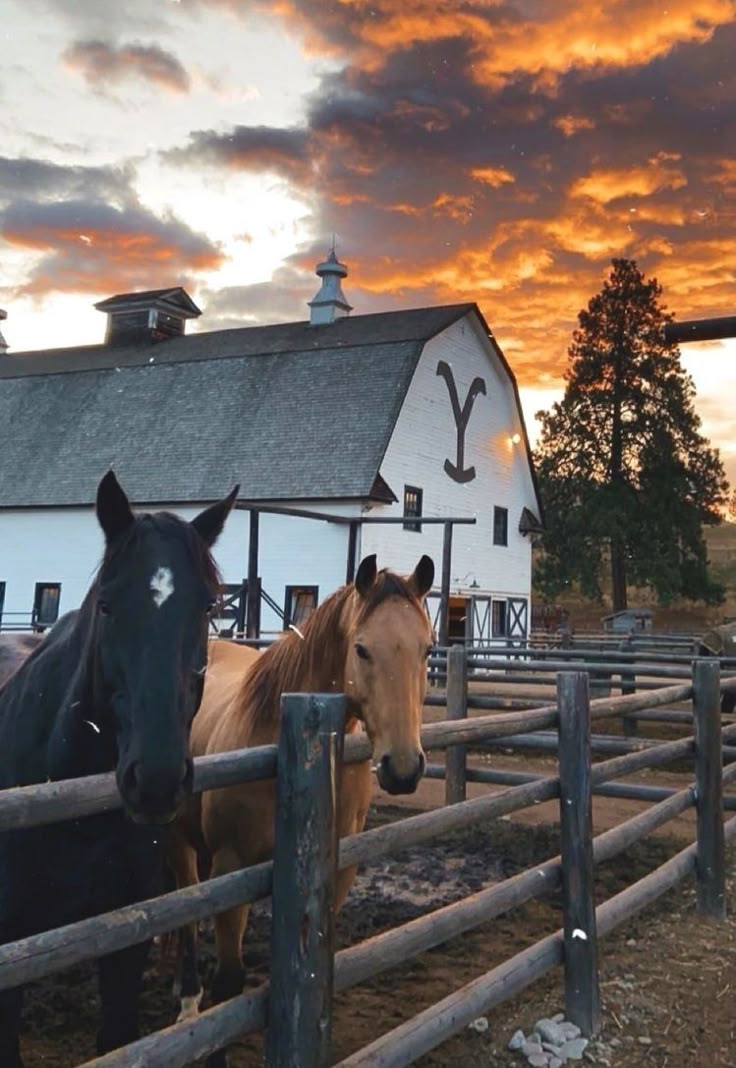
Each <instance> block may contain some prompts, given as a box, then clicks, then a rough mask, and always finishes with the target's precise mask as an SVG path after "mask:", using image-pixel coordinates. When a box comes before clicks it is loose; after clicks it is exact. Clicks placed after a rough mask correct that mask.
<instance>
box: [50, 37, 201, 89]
mask: <svg viewBox="0 0 736 1068" xmlns="http://www.w3.org/2000/svg"><path fill="white" fill-rule="evenodd" d="M63 58H64V61H65V63H66V65H67V67H69V69H70V70H75V71H79V73H80V74H82V75H83V76H84V78H85V79H86V81H87V82H89V84H90V85H93V86H95V87H97V88H100V87H103V86H107V85H111V84H113V83H115V82H121V81H123V80H125V79H127V78H139V79H141V80H142V81H147V82H150V83H151V85H153V86H155V87H156V88H158V89H166V90H168V91H169V92H172V93H186V92H188V91H189V88H190V79H189V75H188V74H187V72H186V70H185V69H184V67H183V66H182V65H181V63H180V62H179V60H178V59H177V58H176V56H173V55H172V54H171V53H170V52H165V51H164V50H163V49H162V48H159V47H158V46H157V45H142V44H131V45H123V46H121V47H120V48H114V47H113V46H112V45H109V44H106V43H105V42H104V41H78V42H77V43H76V44H74V45H72V46H71V48H68V49H67V50H66V52H65V53H64V57H63Z"/></svg>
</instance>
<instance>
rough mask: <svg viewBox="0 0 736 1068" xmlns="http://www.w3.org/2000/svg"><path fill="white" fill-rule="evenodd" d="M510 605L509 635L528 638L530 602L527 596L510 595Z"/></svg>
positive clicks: (508, 602)
mask: <svg viewBox="0 0 736 1068" xmlns="http://www.w3.org/2000/svg"><path fill="white" fill-rule="evenodd" d="M506 603H507V605H508V613H509V618H508V631H507V634H508V637H509V638H526V635H527V616H528V602H527V600H526V597H509V599H508V601H507V602H506Z"/></svg>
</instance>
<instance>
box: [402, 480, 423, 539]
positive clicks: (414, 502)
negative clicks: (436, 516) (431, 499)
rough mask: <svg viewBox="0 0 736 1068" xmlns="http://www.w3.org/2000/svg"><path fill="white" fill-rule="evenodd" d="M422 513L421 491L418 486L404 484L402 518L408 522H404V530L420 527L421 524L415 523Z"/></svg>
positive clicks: (418, 528)
mask: <svg viewBox="0 0 736 1068" xmlns="http://www.w3.org/2000/svg"><path fill="white" fill-rule="evenodd" d="M421 514H422V491H421V490H420V489H419V487H418V486H404V518H405V519H408V520H410V522H407V523H404V530H416V531H420V532H421V529H422V524H421V523H417V522H416V519H418V518H419V517H420V516H421Z"/></svg>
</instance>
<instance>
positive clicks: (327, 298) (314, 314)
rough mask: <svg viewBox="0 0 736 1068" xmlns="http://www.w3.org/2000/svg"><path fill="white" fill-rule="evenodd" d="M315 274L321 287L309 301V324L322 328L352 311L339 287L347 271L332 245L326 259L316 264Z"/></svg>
mask: <svg viewBox="0 0 736 1068" xmlns="http://www.w3.org/2000/svg"><path fill="white" fill-rule="evenodd" d="M316 273H317V277H318V278H321V279H322V285H321V287H320V290H319V292H318V293H317V295H316V297H314V299H313V300H310V301H309V322H310V324H311V325H312V326H323V325H324V324H326V323H333V322H334V321H335V319H341V318H343V317H344V316H346V315H349V314H350V312H351V311H352V310H353V309H352V306H351V305H350V304H348V302H347V300H346V299H345V294H344V293H343V291H342V285H341V282H342V279H343V278H346V277H347V273H348V269H347V267H346V266H345V264H344V263H340V261H339V260H338V258H337V255H336V253H335V247H334V245H333V247H332V248H331V249H330V254H329V256H328V257H327V259H326V260H325V261H324V262H323V263H318V264H317V270H316Z"/></svg>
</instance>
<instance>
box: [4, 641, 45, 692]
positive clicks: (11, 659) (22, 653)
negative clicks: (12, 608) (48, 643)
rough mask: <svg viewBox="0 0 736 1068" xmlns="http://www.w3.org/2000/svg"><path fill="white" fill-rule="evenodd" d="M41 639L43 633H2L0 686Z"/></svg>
mask: <svg viewBox="0 0 736 1068" xmlns="http://www.w3.org/2000/svg"><path fill="white" fill-rule="evenodd" d="M41 641H43V634H0V688H2V686H3V685H4V684H5V683H6V682H7V681H8V679H9V678H10V676H11V675H12V674H14V672H16V671H17V670H18V668H19V667H20V665H21V664H22V663H23V661H24V660H25V659H26V657H27V656H28V655H29V654H30V653H32V652H33V650H34V649H35V648H36V646H37V645H38V643H39V642H41Z"/></svg>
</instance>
